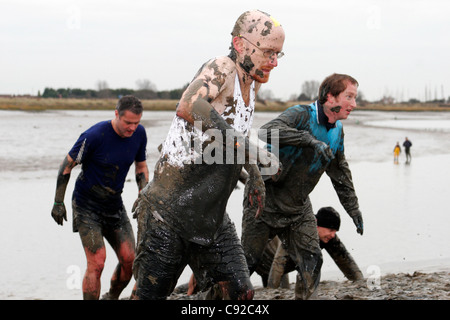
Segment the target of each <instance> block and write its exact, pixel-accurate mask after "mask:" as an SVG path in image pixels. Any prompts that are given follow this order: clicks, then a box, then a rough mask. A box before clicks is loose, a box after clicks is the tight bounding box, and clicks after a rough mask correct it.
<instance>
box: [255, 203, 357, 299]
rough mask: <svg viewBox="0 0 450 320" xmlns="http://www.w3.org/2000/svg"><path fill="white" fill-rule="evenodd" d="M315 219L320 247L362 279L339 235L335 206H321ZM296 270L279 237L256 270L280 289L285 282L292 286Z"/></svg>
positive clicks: (349, 273)
mask: <svg viewBox="0 0 450 320" xmlns="http://www.w3.org/2000/svg"><path fill="white" fill-rule="evenodd" d="M316 221H317V233H318V235H319V240H320V248H321V249H325V250H326V251H327V252H328V254H329V255H330V257H331V258H332V259H333V261H334V262H335V263H336V265H337V266H338V267H339V269H340V270H341V271H342V273H343V274H344V276H345V277H346V278H347V279H348V280H350V281H358V280H363V279H364V276H363V273H362V272H361V270H360V269H359V267H358V265H357V264H356V262H355V260H354V259H353V257H352V256H351V254H350V252H348V250H347V249H346V247H345V246H344V244H343V243H342V241H341V240H340V239H339V237H338V236H337V234H336V233H337V231H339V228H340V225H341V218H340V216H339V213H338V212H337V211H336V210H335V209H334V208H332V207H323V208H320V209H319V211H318V212H317V214H316ZM294 270H295V263H293V261H292V259H291V258H290V256H289V254H288V251H287V250H286V249H285V248H284V247H283V244H282V243H281V241H279V239H278V237H276V238H274V239H273V240H272V241H271V242H269V243H268V244H267V246H266V248H265V250H264V254H263V257H262V259H261V262H260V264H259V265H258V268H257V269H256V272H257V273H258V274H259V275H260V276H261V278H262V279H263V284H264V286H265V287H269V288H278V287H279V286H280V285H282V286H283V287H285V288H289V282H288V281H289V280H288V279H287V275H288V273H289V272H291V271H294ZM286 280H287V283H286ZM316 292H317V291H316Z"/></svg>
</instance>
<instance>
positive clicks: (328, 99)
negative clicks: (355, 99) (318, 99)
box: [327, 92, 336, 105]
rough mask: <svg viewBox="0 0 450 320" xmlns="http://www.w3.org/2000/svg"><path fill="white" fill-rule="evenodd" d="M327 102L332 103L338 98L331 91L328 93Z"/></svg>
mask: <svg viewBox="0 0 450 320" xmlns="http://www.w3.org/2000/svg"><path fill="white" fill-rule="evenodd" d="M327 102H328V103H329V104H332V105H334V103H335V102H336V98H335V97H333V95H332V94H331V93H329V92H328V93H327Z"/></svg>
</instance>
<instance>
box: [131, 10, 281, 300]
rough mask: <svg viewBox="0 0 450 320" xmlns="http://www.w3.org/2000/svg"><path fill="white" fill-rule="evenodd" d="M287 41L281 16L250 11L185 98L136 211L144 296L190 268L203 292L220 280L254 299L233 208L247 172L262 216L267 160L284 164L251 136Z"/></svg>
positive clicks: (234, 294) (155, 294)
mask: <svg viewBox="0 0 450 320" xmlns="http://www.w3.org/2000/svg"><path fill="white" fill-rule="evenodd" d="M283 43H284V31H283V28H282V27H281V26H280V24H279V23H278V22H277V21H276V20H275V19H273V18H272V17H271V16H270V15H268V14H266V13H263V12H260V11H248V12H245V13H244V14H242V15H241V16H240V17H239V19H238V20H237V22H236V24H235V27H234V29H233V32H232V47H231V53H230V55H229V56H223V57H218V58H215V59H212V60H210V61H208V62H206V63H205V64H204V65H203V66H202V67H201V69H200V70H199V72H198V73H197V75H196V76H195V77H194V79H193V80H192V82H191V83H190V85H189V86H188V88H187V89H186V91H185V92H184V93H183V96H182V98H181V100H180V101H179V103H178V106H177V111H176V115H175V117H174V119H173V122H172V125H171V127H170V130H169V133H168V136H167V138H166V140H165V141H164V143H163V146H162V150H161V154H160V158H159V160H158V161H157V163H156V166H155V171H154V177H153V179H152V181H150V183H149V184H148V185H147V186H146V187H145V188H144V190H142V192H141V194H140V196H139V199H138V204H137V207H136V210H135V214H136V215H137V218H138V239H137V252H136V259H135V262H134V267H133V268H134V276H135V278H136V298H137V299H166V298H167V297H168V296H169V295H170V294H171V293H172V291H173V289H174V288H175V285H176V283H177V280H178V278H179V276H180V274H181V273H182V271H183V270H184V268H185V267H186V265H189V266H190V267H191V269H192V270H193V272H194V275H195V277H196V279H197V282H198V284H199V286H200V287H201V288H208V287H210V286H212V285H214V284H217V283H220V284H221V288H222V291H223V295H224V296H225V297H226V298H228V299H252V298H253V294H254V290H253V286H252V284H251V282H250V277H249V272H248V267H247V264H246V261H245V256H244V252H243V250H242V246H241V243H240V241H239V237H238V236H237V233H236V230H235V227H234V224H233V223H232V221H231V220H230V219H229V217H228V214H227V213H226V212H225V210H226V206H227V202H228V198H229V196H230V194H231V193H232V191H233V189H234V188H235V186H236V184H237V181H238V179H239V175H240V173H241V170H242V168H243V166H244V167H245V169H246V170H247V172H248V173H249V183H248V187H247V191H248V195H247V196H248V198H249V199H250V201H251V203H252V205H253V206H254V207H255V214H256V213H259V212H260V211H261V209H262V206H263V204H264V194H265V191H264V183H263V180H262V177H261V173H260V171H259V169H258V167H257V163H258V162H260V163H262V164H265V165H266V166H268V167H267V168H265V169H268V170H269V169H275V172H274V173H276V170H277V168H278V160H277V158H276V157H274V156H272V155H271V154H270V153H268V152H267V151H266V150H265V149H264V148H261V149H258V148H257V146H254V147H253V145H250V141H249V138H248V136H247V135H248V133H249V131H250V128H251V124H252V121H253V113H254V107H255V97H256V94H257V92H258V90H259V88H260V86H261V84H262V83H266V82H267V81H268V80H269V75H270V71H271V70H272V69H273V68H275V67H276V66H277V64H278V58H279V57H281V56H282V53H281V50H282V47H283ZM230 136H231V137H232V139H230ZM236 140H237V142H236ZM239 155H242V158H241V159H239ZM251 159H253V160H254V162H253V163H252V161H251ZM241 160H242V161H241ZM263 169H264V168H263ZM269 171H270V170H269Z"/></svg>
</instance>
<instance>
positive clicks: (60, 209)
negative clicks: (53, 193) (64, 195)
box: [52, 202, 67, 225]
mask: <svg viewBox="0 0 450 320" xmlns="http://www.w3.org/2000/svg"><path fill="white" fill-rule="evenodd" d="M52 217H53V219H54V220H55V221H56V223H57V224H59V225H63V221H64V220H66V221H67V212H66V206H65V205H64V203H62V202H61V203H59V202H55V203H54V204H53V209H52Z"/></svg>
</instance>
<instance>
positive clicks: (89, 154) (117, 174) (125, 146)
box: [69, 120, 147, 216]
mask: <svg viewBox="0 0 450 320" xmlns="http://www.w3.org/2000/svg"><path fill="white" fill-rule="evenodd" d="M146 146H147V135H146V133H145V128H144V127H143V126H142V125H139V126H138V127H137V129H136V131H135V132H134V133H133V135H132V136H131V137H129V138H122V137H120V136H119V135H118V134H117V133H116V132H115V131H114V129H113V127H112V124H111V120H108V121H102V122H99V123H97V124H95V125H94V126H92V127H91V128H89V129H88V130H86V131H85V132H83V133H82V134H81V135H80V137H79V138H78V140H77V142H76V143H75V145H74V146H73V147H72V149H71V150H70V151H69V155H70V156H71V157H72V159H74V160H75V161H76V162H77V163H80V164H81V165H82V167H81V173H80V175H79V176H78V178H77V181H76V183H75V189H74V192H73V199H74V200H75V201H76V204H77V206H79V207H83V208H87V209H90V210H95V212H96V213H97V214H100V215H106V216H116V215H117V214H118V211H119V210H120V209H121V208H122V206H123V203H122V196H121V194H122V190H123V186H124V183H125V179H126V177H127V174H128V171H129V169H130V166H131V165H132V164H133V162H135V161H137V162H141V161H145V160H146Z"/></svg>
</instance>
